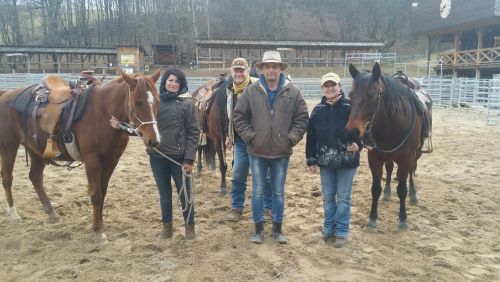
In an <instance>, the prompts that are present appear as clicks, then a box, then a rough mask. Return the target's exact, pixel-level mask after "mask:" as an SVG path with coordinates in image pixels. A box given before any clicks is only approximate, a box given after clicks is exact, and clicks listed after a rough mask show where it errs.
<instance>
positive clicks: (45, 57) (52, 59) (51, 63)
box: [0, 46, 117, 73]
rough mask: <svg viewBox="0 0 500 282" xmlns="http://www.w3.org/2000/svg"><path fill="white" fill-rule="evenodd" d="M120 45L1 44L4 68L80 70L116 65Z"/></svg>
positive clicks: (0, 63)
mask: <svg viewBox="0 0 500 282" xmlns="http://www.w3.org/2000/svg"><path fill="white" fill-rule="evenodd" d="M116 56H117V49H116V48H69V47H46V46H0V72H35V73H38V72H40V73H42V72H80V71H82V70H87V69H103V70H106V69H107V68H109V66H116Z"/></svg>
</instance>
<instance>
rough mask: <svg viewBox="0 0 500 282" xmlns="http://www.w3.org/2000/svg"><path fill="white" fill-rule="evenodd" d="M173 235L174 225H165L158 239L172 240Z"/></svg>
mask: <svg viewBox="0 0 500 282" xmlns="http://www.w3.org/2000/svg"><path fill="white" fill-rule="evenodd" d="M172 233H173V228H172V223H163V228H162V229H161V232H160V234H159V235H158V238H161V239H168V238H172Z"/></svg>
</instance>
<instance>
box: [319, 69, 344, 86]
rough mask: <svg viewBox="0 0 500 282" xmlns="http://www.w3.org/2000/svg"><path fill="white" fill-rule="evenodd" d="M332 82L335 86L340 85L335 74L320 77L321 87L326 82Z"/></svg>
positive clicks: (338, 77) (330, 73)
mask: <svg viewBox="0 0 500 282" xmlns="http://www.w3.org/2000/svg"><path fill="white" fill-rule="evenodd" d="M328 81H333V82H335V83H337V84H339V83H340V76H339V75H338V74H336V73H333V72H329V73H327V74H325V75H323V76H322V77H321V86H323V85H324V84H325V83H326V82H328Z"/></svg>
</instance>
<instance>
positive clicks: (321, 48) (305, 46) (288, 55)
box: [196, 39, 384, 68]
mask: <svg viewBox="0 0 500 282" xmlns="http://www.w3.org/2000/svg"><path fill="white" fill-rule="evenodd" d="M383 46H384V44H383V43H381V42H344V41H291V40H290V41H271V40H226V39H198V40H196V62H197V63H198V66H199V67H208V68H227V67H229V66H230V65H231V61H232V60H233V59H234V58H236V57H242V58H245V59H247V60H248V61H249V62H250V63H252V62H258V61H260V60H261V59H262V54H263V53H264V52H265V51H268V50H277V51H279V52H280V53H281V57H282V60H283V61H284V62H287V63H288V64H289V65H290V66H294V67H316V66H332V65H342V64H343V63H344V60H345V59H344V58H345V54H346V53H347V52H350V53H353V52H377V51H378V50H379V49H380V48H382V47H383Z"/></svg>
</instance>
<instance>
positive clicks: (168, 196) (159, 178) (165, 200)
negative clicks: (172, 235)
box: [149, 153, 194, 224]
mask: <svg viewBox="0 0 500 282" xmlns="http://www.w3.org/2000/svg"><path fill="white" fill-rule="evenodd" d="M169 157H171V156H169ZM172 159H174V160H175V161H177V162H179V163H182V162H183V158H182V157H172ZM149 163H150V164H151V170H152V171H153V176H154V178H155V181H156V185H157V186H158V191H159V192H160V208H161V221H162V222H163V223H171V222H172V183H171V180H170V179H171V178H173V179H174V182H175V186H176V187H177V194H178V195H179V198H180V199H181V203H182V209H183V210H185V211H184V213H183V216H184V221H185V222H186V223H187V224H194V207H192V210H191V213H189V208H186V206H185V205H186V203H185V202H184V194H183V192H182V191H180V189H181V187H182V167H180V166H178V165H177V164H174V163H173V162H171V161H169V160H167V159H165V158H164V157H162V156H160V155H158V154H154V153H152V154H150V155H149ZM186 181H188V182H187V183H186V190H187V194H188V198H190V197H191V183H189V179H186ZM188 215H189V218H187V217H188Z"/></svg>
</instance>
